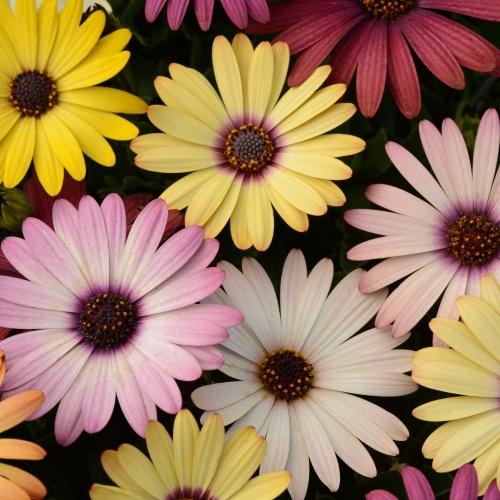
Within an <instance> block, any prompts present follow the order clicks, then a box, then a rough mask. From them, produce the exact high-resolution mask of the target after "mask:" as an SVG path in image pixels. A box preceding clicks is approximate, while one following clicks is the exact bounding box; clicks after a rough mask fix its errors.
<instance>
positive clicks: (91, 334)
mask: <svg viewBox="0 0 500 500" xmlns="http://www.w3.org/2000/svg"><path fill="white" fill-rule="evenodd" d="M135 322H136V317H135V304H134V303H132V302H130V301H129V300H127V299H125V298H124V297H122V296H121V295H114V294H112V293H101V294H99V295H94V296H93V297H91V298H90V299H89V300H88V301H87V303H86V304H85V307H84V309H83V311H82V312H81V314H80V325H79V328H78V329H79V330H80V332H81V333H82V335H83V336H84V337H85V340H86V341H87V342H88V343H89V344H92V345H93V346H94V347H96V348H97V349H99V350H102V349H106V350H108V351H110V350H112V349H114V348H115V347H118V346H119V345H121V344H123V343H124V342H126V341H127V339H128V338H129V337H130V335H131V334H132V333H133V331H134V325H135Z"/></svg>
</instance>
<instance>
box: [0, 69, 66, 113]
mask: <svg viewBox="0 0 500 500" xmlns="http://www.w3.org/2000/svg"><path fill="white" fill-rule="evenodd" d="M9 86H10V95H9V100H10V103H11V104H12V106H14V108H15V109H16V110H17V111H19V113H21V115H22V116H34V117H37V118H38V117H40V116H42V115H43V114H44V113H46V112H47V111H48V110H49V109H51V108H52V107H53V106H54V104H56V103H57V85H56V82H55V80H54V79H53V78H52V77H51V76H50V75H49V74H48V73H47V72H46V71H43V70H40V71H38V70H32V69H25V70H23V71H22V73H20V74H19V75H17V76H16V77H15V78H14V79H13V80H12V81H11V82H10V83H9Z"/></svg>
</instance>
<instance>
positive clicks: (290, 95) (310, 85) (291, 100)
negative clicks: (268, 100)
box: [264, 66, 331, 130]
mask: <svg viewBox="0 0 500 500" xmlns="http://www.w3.org/2000/svg"><path fill="white" fill-rule="evenodd" d="M330 72H331V68H330V66H320V67H319V68H316V69H315V70H314V71H313V73H312V74H311V76H310V77H309V78H307V80H305V81H304V82H303V83H301V84H300V85H297V86H296V87H292V88H291V89H289V90H288V91H287V92H286V94H285V95H284V96H283V97H282V98H281V99H280V100H279V101H278V102H277V104H276V106H275V107H274V109H273V110H272V111H271V112H270V113H269V115H268V116H267V118H266V120H265V122H264V128H266V130H267V129H268V128H269V129H272V128H274V127H275V126H276V125H278V124H279V123H280V122H281V121H282V120H284V119H285V118H286V117H287V116H288V115H290V114H291V113H293V112H294V111H295V110H296V109H297V108H298V107H299V106H300V105H301V104H303V103H304V102H306V101H307V99H309V97H311V96H312V95H313V94H314V92H315V91H316V90H318V89H319V87H320V86H321V85H322V84H323V82H324V81H325V80H326V79H327V78H328V75H329V74H330Z"/></svg>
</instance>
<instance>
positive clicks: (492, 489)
mask: <svg viewBox="0 0 500 500" xmlns="http://www.w3.org/2000/svg"><path fill="white" fill-rule="evenodd" d="M401 475H402V476H403V482H404V485H405V489H406V493H407V495H408V500H434V499H435V498H436V497H435V496H434V493H433V492H432V488H431V485H430V484H429V481H427V478H426V477H425V476H424V475H423V474H422V472H420V471H419V470H418V469H415V467H411V466H407V467H403V469H402V470H401ZM477 494H478V480H477V472H476V469H475V468H474V466H473V465H471V464H464V465H462V467H460V469H458V472H457V474H456V476H455V478H454V479H453V484H452V486H451V491H450V497H449V499H450V500H477ZM499 498H500V493H499V491H498V488H497V485H496V483H495V482H494V481H493V482H492V483H491V484H490V486H489V487H488V490H487V491H486V493H485V495H484V497H483V500H498V499H499ZM366 500H397V497H396V496H394V495H393V494H392V493H389V492H388V491H386V490H373V491H371V492H370V493H368V494H367V495H366Z"/></svg>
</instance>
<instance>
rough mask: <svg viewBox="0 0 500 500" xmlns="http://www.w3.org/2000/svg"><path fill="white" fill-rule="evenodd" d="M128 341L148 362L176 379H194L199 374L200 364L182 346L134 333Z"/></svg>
mask: <svg viewBox="0 0 500 500" xmlns="http://www.w3.org/2000/svg"><path fill="white" fill-rule="evenodd" d="M130 342H131V343H132V344H133V345H134V347H136V349H137V350H138V351H140V352H141V354H143V355H144V356H145V357H146V358H147V359H148V361H149V362H150V363H152V364H153V365H155V366H156V367H158V369H159V370H161V371H164V372H166V373H168V374H169V375H170V376H171V377H175V378H176V379H177V380H196V379H197V378H199V377H200V376H201V368H200V365H199V364H198V362H197V361H196V359H195V358H193V356H191V354H189V353H188V352H187V351H186V350H185V349H183V348H182V347H179V346H177V345H175V344H171V343H170V342H166V341H164V340H162V339H161V338H160V337H156V336H155V337H153V336H151V335H150V336H146V335H140V334H139V335H135V336H134V337H132V338H131V339H130Z"/></svg>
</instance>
